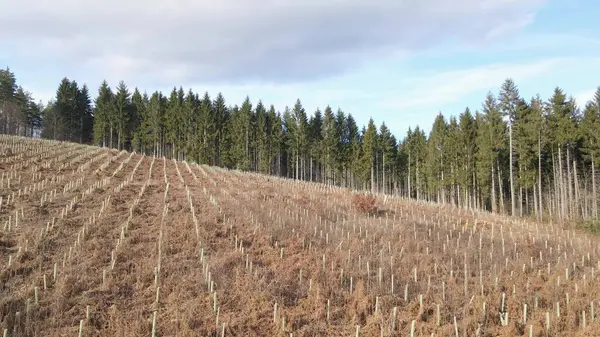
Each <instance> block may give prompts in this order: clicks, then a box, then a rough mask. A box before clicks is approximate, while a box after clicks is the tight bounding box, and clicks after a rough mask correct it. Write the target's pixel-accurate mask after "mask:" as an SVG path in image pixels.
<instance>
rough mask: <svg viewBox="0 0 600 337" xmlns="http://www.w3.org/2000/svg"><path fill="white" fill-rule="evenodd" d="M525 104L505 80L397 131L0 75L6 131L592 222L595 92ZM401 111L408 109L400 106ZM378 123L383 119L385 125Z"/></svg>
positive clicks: (186, 95) (280, 110)
mask: <svg viewBox="0 0 600 337" xmlns="http://www.w3.org/2000/svg"><path fill="white" fill-rule="evenodd" d="M546 94H547V96H546V97H542V96H541V95H537V96H535V97H521V96H520V94H519V88H518V86H517V84H516V83H514V81H513V80H512V79H510V78H508V79H506V80H505V81H504V83H502V84H501V85H500V87H499V90H498V91H497V92H489V93H488V95H487V96H486V97H484V98H483V102H482V104H481V106H476V107H466V108H465V110H464V111H462V112H448V113H447V114H444V113H439V114H438V115H437V117H436V118H435V120H433V121H432V126H431V128H430V130H431V131H430V132H429V134H426V133H425V132H424V131H423V129H422V128H421V127H419V126H414V127H412V128H410V129H409V130H408V132H407V134H406V135H402V136H401V137H400V136H395V135H394V134H393V133H392V131H391V130H390V129H389V128H388V127H387V126H386V124H385V121H382V122H381V124H380V125H376V124H375V122H374V121H373V119H371V120H369V122H368V124H367V125H358V124H357V123H356V121H355V119H354V118H353V116H352V115H351V114H347V113H344V111H343V110H342V108H338V109H337V110H334V109H332V108H331V107H329V106H327V107H323V108H322V110H321V109H320V108H317V109H316V110H315V111H309V110H307V109H306V108H305V107H304V106H303V105H302V102H301V99H300V98H299V99H298V100H297V101H296V102H295V103H293V105H291V106H286V107H274V106H273V105H269V104H268V102H261V101H258V102H253V101H252V100H251V98H249V97H247V98H246V99H245V100H244V101H243V102H229V101H227V100H226V98H225V97H223V95H221V94H220V93H217V94H211V93H208V92H204V93H197V92H193V91H191V90H188V91H186V90H185V89H184V88H182V87H179V88H177V87H174V88H173V90H172V91H171V92H170V93H163V92H159V91H155V92H152V93H148V92H143V93H142V92H140V91H139V90H138V89H137V88H130V87H129V86H128V84H126V83H124V82H122V81H121V82H119V83H118V84H115V85H113V86H111V85H110V84H109V83H107V82H106V81H104V82H103V83H102V84H101V86H100V88H99V90H98V92H97V93H92V92H90V91H89V89H88V87H87V86H86V85H85V84H79V83H77V81H76V80H70V79H68V78H64V79H62V81H61V82H60V84H59V85H58V88H57V90H56V97H55V98H54V99H53V100H52V101H51V102H49V103H48V104H42V103H36V102H34V101H33V99H32V98H31V93H29V92H27V90H26V88H22V87H21V86H19V85H18V82H17V79H16V76H15V74H13V73H12V72H11V71H10V69H8V68H7V69H6V70H2V71H1V72H0V107H2V114H1V115H0V118H1V119H0V128H1V129H0V132H2V133H4V134H11V135H22V136H33V135H34V134H36V132H37V133H39V135H40V136H41V137H42V138H46V139H54V140H60V141H70V142H78V143H84V144H95V145H98V146H103V147H109V148H115V149H118V150H123V149H124V150H128V151H136V152H138V153H142V154H146V155H157V156H166V157H167V158H174V159H178V160H187V161H191V162H195V163H199V164H207V165H214V166H220V167H224V168H232V169H239V170H243V171H253V172H260V173H264V174H270V175H276V176H281V177H287V178H293V179H301V180H307V181H314V182H320V183H325V184H331V185H337V186H343V187H350V188H353V189H361V190H368V191H371V192H377V193H385V194H394V195H402V196H405V197H410V198H414V199H417V200H427V201H435V202H440V203H451V204H455V205H459V206H463V207H469V208H478V209H482V210H488V211H492V212H498V213H503V214H509V215H518V216H532V217H537V218H543V217H550V218H553V219H563V220H566V219H592V218H597V217H598V208H599V207H600V204H599V200H598V199H599V193H600V191H599V190H598V187H597V186H598V181H597V180H598V179H597V175H598V172H597V171H598V169H599V166H600V87H599V88H598V90H597V91H596V94H595V96H594V99H593V100H591V101H589V102H575V100H574V99H573V98H572V97H570V96H569V95H568V93H565V92H564V91H563V90H562V89H561V88H560V87H556V88H555V89H554V92H551V93H546ZM398 113H402V112H398ZM384 118H385V117H384Z"/></svg>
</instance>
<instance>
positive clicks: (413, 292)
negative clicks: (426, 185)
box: [0, 136, 600, 337]
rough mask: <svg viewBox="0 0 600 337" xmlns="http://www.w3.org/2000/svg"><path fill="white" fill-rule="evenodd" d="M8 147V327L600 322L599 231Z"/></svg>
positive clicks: (332, 332) (1, 246) (27, 145)
mask: <svg viewBox="0 0 600 337" xmlns="http://www.w3.org/2000/svg"><path fill="white" fill-rule="evenodd" d="M14 144H16V145H14ZM9 148H10V149H11V151H12V152H11V153H12V154H11V155H4V156H1V157H0V165H1V166H0V167H2V168H1V170H0V171H1V173H0V176H1V182H0V184H1V188H0V197H1V198H2V201H1V203H0V332H3V331H4V329H6V331H7V336H10V337H12V336H42V335H43V336H50V337H53V336H76V335H77V334H78V331H79V329H80V327H81V328H82V330H83V336H151V333H152V329H153V326H154V329H155V333H156V336H222V335H223V334H224V335H225V336H278V335H280V334H281V335H283V334H284V333H285V335H286V336H289V335H290V334H293V336H355V334H356V330H357V327H358V330H359V333H360V336H379V335H380V334H382V333H383V335H384V336H409V335H410V331H411V328H412V327H413V326H414V335H415V336H431V334H432V333H434V334H435V336H455V335H456V330H458V332H459V336H461V337H462V336H476V335H477V332H478V331H479V336H521V335H522V336H528V335H529V329H532V331H533V336H594V335H597V332H596V331H597V324H598V318H596V317H595V315H596V313H594V314H592V308H593V309H594V310H596V311H598V308H600V302H599V297H598V294H600V290H599V289H600V288H599V287H598V285H599V281H598V277H599V275H598V273H599V268H600V265H599V260H600V251H599V250H598V247H600V245H599V243H600V238H599V237H598V236H595V235H589V234H586V233H582V232H579V231H577V230H573V229H572V228H568V227H562V226H559V225H557V224H545V223H544V224H543V223H534V222H529V221H525V220H517V219H511V218H505V217H500V216H496V215H491V214H488V213H482V212H476V211H471V210H467V209H459V208H455V207H452V206H447V205H435V204H428V203H423V202H420V203H417V202H413V201H408V200H405V199H400V198H391V197H387V198H379V197H376V196H374V195H357V194H355V193H353V192H351V191H348V190H346V189H341V188H329V187H326V186H324V185H319V184H312V183H299V182H295V181H291V180H284V179H277V178H267V177H265V176H262V175H258V174H250V173H239V172H236V171H227V170H224V169H219V168H214V167H208V166H204V165H201V166H198V165H194V164H186V163H185V162H175V161H172V160H165V159H163V158H152V157H143V156H139V155H137V154H130V153H126V152H117V151H114V150H108V149H97V148H93V147H86V146H80V145H74V144H68V143H64V144H61V145H58V143H54V142H44V141H35V140H27V141H25V140H23V141H22V142H14V141H13V139H9V137H5V136H0V153H5V154H6V153H9V152H8V151H7V149H9ZM9 180H10V182H9ZM357 210H358V211H359V212H357ZM374 211H377V214H378V216H377V217H374V216H372V215H369V214H368V213H370V214H373V213H374ZM9 261H10V262H9ZM503 294H504V298H505V304H504V306H502V305H501V303H502V302H501V301H502V297H503ZM525 305H526V306H527V309H526V310H527V311H526V313H525V312H524V306H525ZM501 313H508V322H507V324H506V325H502V324H501V323H500V314H501ZM584 317H585V324H584V319H583V318H584ZM547 318H548V319H549V322H550V327H549V328H547V326H546V324H547V323H546V320H547ZM455 322H456V323H455Z"/></svg>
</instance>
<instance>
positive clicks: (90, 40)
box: [0, 0, 546, 86]
mask: <svg viewBox="0 0 600 337" xmlns="http://www.w3.org/2000/svg"><path fill="white" fill-rule="evenodd" d="M545 1H546V0H522V1H514V0H462V1H446V0H404V1H398V0H371V1H368V0H329V1H323V0H319V1H317V0H310V1H307V0H286V1H283V0H247V1H238V0H220V1H212V0H197V1H192V0H172V1H158V0H143V1H142V0H126V1H117V0H103V1H100V0H88V1H80V0H56V1H49V0H19V1H8V0H0V2H2V4H1V5H0V7H1V8H2V13H0V43H2V44H5V43H6V44H8V43H9V42H10V43H11V44H12V43H15V44H17V46H18V49H17V50H18V51H20V52H21V53H23V54H26V55H28V56H29V57H34V56H35V55H41V56H40V57H45V56H46V55H48V54H51V55H52V56H54V57H57V58H59V59H61V60H62V61H63V62H64V63H65V64H68V65H69V66H70V67H72V68H73V70H72V71H73V72H80V71H85V70H90V69H91V70H94V71H95V72H97V73H98V74H109V75H111V74H114V76H115V77H116V76H117V75H119V78H115V80H117V79H121V78H123V79H126V80H128V81H133V82H136V83H140V82H144V83H148V84H149V85H154V86H162V85H165V84H167V83H172V82H174V81H176V83H194V82H206V81H211V82H215V81H221V80H225V81H236V82H239V81H245V82H248V81H254V82H260V81H275V82H278V83H282V82H294V81H302V80H308V79H311V80H312V79H315V78H322V77H326V76H329V75H332V74H339V73H341V72H343V71H345V70H347V69H349V68H353V67H355V66H356V65H357V64H359V63H360V62H364V61H365V60H375V59H378V58H379V57H382V55H384V56H385V55H389V54H394V53H398V52H409V51H412V50H420V49H424V48H428V47H431V46H434V45H436V44H437V43H439V42H443V41H450V40H452V41H454V40H458V41H468V42H475V41H482V40H484V39H485V38H486V37H488V38H489V36H490V34H491V36H500V35H504V34H506V33H510V32H512V31H514V30H515V29H519V28H522V27H523V26H524V25H526V24H527V23H529V22H530V21H531V19H532V14H533V13H535V11H536V10H537V9H538V8H539V7H540V5H542V4H543V3H544V2H545ZM18 56H19V55H14V57H18ZM123 74H125V75H127V77H126V78H125V76H124V75H123ZM99 76H101V75H99ZM102 76H104V75H102ZM111 76H113V75H111ZM109 80H111V78H109Z"/></svg>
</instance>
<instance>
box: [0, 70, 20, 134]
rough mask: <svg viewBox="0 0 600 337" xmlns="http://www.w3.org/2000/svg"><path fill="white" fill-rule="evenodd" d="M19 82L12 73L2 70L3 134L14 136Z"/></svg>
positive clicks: (0, 119) (0, 127) (0, 104)
mask: <svg viewBox="0 0 600 337" xmlns="http://www.w3.org/2000/svg"><path fill="white" fill-rule="evenodd" d="M16 94H17V80H16V77H15V74H14V73H13V72H11V71H10V69H9V68H6V70H0V124H1V125H0V130H1V132H2V133H6V134H13V133H14V124H15V120H16V118H17V117H16V115H17V109H18V107H17V103H16Z"/></svg>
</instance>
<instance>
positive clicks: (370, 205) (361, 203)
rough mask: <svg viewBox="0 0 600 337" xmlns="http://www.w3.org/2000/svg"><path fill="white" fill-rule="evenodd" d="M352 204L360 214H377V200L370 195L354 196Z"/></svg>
mask: <svg viewBox="0 0 600 337" xmlns="http://www.w3.org/2000/svg"><path fill="white" fill-rule="evenodd" d="M352 203H353V204H354V207H356V209H357V210H358V211H359V212H361V213H366V214H375V213H376V212H377V199H375V196H373V195H372V194H358V193H357V194H354V197H353V198H352Z"/></svg>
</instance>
